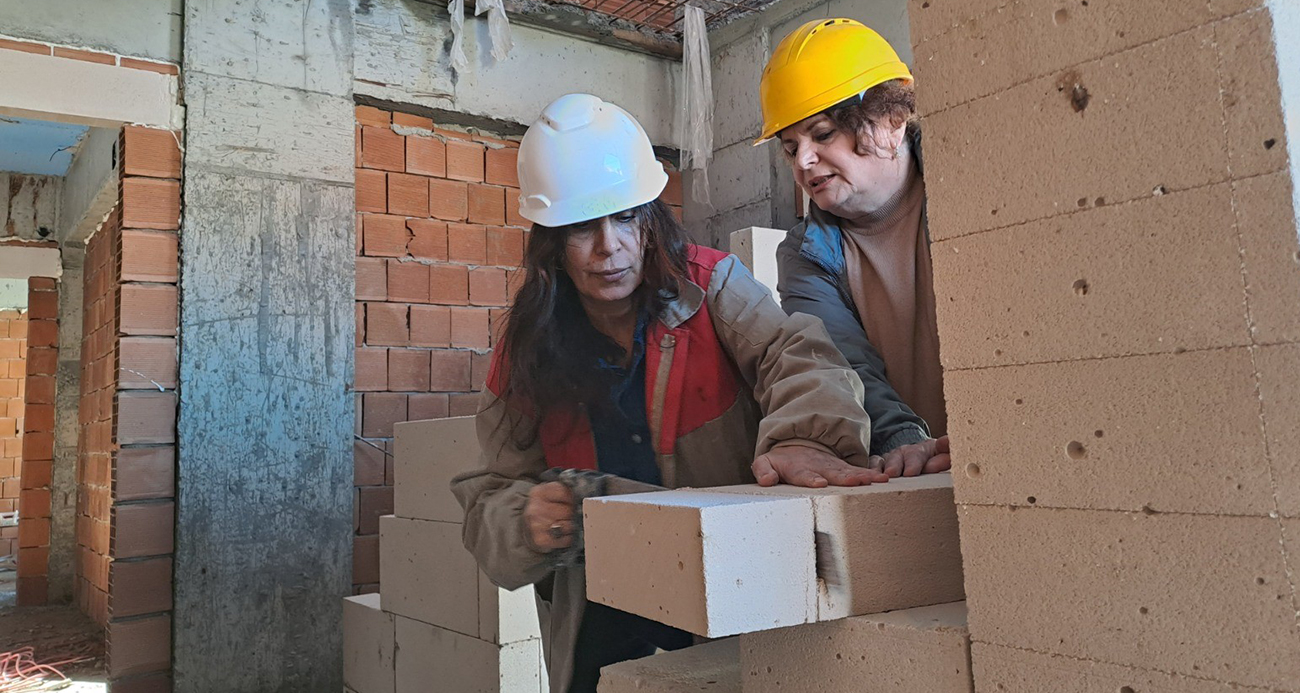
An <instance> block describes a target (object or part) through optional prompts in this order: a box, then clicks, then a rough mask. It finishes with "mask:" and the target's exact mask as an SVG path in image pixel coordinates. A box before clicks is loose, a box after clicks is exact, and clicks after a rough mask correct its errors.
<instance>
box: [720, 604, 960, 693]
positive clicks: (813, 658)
mask: <svg viewBox="0 0 1300 693" xmlns="http://www.w3.org/2000/svg"><path fill="white" fill-rule="evenodd" d="M740 671H741V676H743V677H744V688H745V693H786V692H787V691H791V690H800V689H801V688H802V687H804V686H807V685H809V684H810V683H812V682H816V690H817V691H819V693H861V692H862V691H864V690H870V691H871V693H920V692H921V691H924V692H925V693H971V690H972V688H971V671H970V637H969V635H968V634H967V632H966V603H965V602H957V603H955V604H941V605H937V606H923V607H920V608H918V609H905V610H903V611H893V612H890V613H885V614H873V615H869V616H854V617H852V618H845V619H840V620H838V621H829V622H827V623H813V624H809V625H805V626H794V627H792V628H781V629H778V630H769V631H764V632H762V633H749V634H746V635H742V636H740Z"/></svg>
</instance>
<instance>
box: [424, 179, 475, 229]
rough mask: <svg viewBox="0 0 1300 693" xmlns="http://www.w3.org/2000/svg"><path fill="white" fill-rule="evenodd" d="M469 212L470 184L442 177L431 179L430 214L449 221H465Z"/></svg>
mask: <svg viewBox="0 0 1300 693" xmlns="http://www.w3.org/2000/svg"><path fill="white" fill-rule="evenodd" d="M468 214H469V186H468V185H467V184H466V183H463V182H460V181H454V180H442V179H441V178H430V179H429V216H432V217H434V218H437V219H445V220H447V221H465V218H466V216H467V215H468Z"/></svg>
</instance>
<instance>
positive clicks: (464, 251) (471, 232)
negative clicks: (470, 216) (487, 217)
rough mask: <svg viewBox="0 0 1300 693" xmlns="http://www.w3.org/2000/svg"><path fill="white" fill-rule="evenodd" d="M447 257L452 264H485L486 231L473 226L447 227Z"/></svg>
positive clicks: (452, 225) (457, 225) (450, 225)
mask: <svg viewBox="0 0 1300 693" xmlns="http://www.w3.org/2000/svg"><path fill="white" fill-rule="evenodd" d="M447 255H448V257H449V258H450V259H451V261H452V262H464V263H466V264H471V265H482V264H485V263H486V262H487V229H486V228H485V227H482V226H478V225H475V224H448V225H447Z"/></svg>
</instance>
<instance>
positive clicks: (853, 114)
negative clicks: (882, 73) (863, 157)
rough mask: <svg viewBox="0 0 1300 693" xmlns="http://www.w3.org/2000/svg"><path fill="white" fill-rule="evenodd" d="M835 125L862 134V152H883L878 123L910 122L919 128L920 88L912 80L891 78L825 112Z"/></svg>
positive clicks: (859, 138)
mask: <svg viewBox="0 0 1300 693" xmlns="http://www.w3.org/2000/svg"><path fill="white" fill-rule="evenodd" d="M824 113H825V114H826V116H827V117H828V118H830V119H831V120H832V121H834V122H835V126H836V127H838V128H840V129H841V130H843V131H845V132H854V133H857V136H858V146H857V150H858V153H859V154H872V153H879V151H880V147H879V145H878V143H877V142H876V140H875V139H874V137H875V130H876V126H877V125H887V126H888V127H889V128H890V129H891V130H892V129H896V128H899V127H902V126H904V125H906V126H907V127H908V128H909V129H911V128H914V127H916V122H917V116H916V87H915V86H913V84H912V83H911V82H909V81H906V80H902V79H891V80H889V81H888V82H884V83H882V84H878V85H876V86H874V87H872V88H870V89H868V90H867V91H866V93H864V94H863V95H862V98H861V99H859V98H857V97H854V98H852V99H849V100H848V101H842V102H840V103H838V104H836V105H834V106H831V107H830V108H828V109H826V110H825V111H824Z"/></svg>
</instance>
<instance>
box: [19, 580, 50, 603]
mask: <svg viewBox="0 0 1300 693" xmlns="http://www.w3.org/2000/svg"><path fill="white" fill-rule="evenodd" d="M16 592H17V594H16V597H17V600H16V601H17V604H18V606H44V605H45V603H46V602H47V601H48V600H49V583H48V581H47V580H46V578H45V577H43V576H42V577H34V578H18V585H17V589H16Z"/></svg>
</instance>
